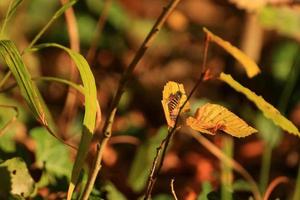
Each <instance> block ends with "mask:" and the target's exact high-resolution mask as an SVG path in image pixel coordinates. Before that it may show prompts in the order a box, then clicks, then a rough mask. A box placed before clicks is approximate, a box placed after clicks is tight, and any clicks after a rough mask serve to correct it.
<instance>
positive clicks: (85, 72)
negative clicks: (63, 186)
mask: <svg viewBox="0 0 300 200" xmlns="http://www.w3.org/2000/svg"><path fill="white" fill-rule="evenodd" d="M45 47H57V48H60V49H62V50H64V51H65V52H67V53H68V54H69V56H70V57H71V58H72V60H73V61H74V63H75V65H76V66H77V68H78V70H79V73H80V77H81V79H82V83H83V90H84V96H85V114H84V119H83V133H82V136H81V140H80V144H79V149H78V153H77V155H76V160H75V163H74V167H73V170H72V176H71V183H70V186H69V190H68V197H67V199H71V197H72V194H73V191H74V189H75V185H76V183H77V181H78V178H79V174H80V171H81V169H82V168H83V165H84V161H85V158H86V155H87V152H88V148H89V145H90V142H91V139H92V136H93V133H94V129H95V122H96V112H97V90H96V83H95V79H94V76H93V73H92V71H91V69H90V67H89V64H88V63H87V61H86V60H85V59H84V57H83V56H82V55H80V54H79V53H77V52H75V51H72V50H71V49H69V48H66V47H64V46H62V45H59V44H55V43H47V44H40V45H38V46H35V47H34V48H32V49H31V50H39V49H41V48H45Z"/></svg>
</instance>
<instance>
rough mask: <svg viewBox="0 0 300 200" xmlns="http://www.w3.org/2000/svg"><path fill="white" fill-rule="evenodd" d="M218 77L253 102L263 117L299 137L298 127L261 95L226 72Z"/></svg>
mask: <svg viewBox="0 0 300 200" xmlns="http://www.w3.org/2000/svg"><path fill="white" fill-rule="evenodd" d="M220 79H221V80H222V81H224V82H225V83H227V84H228V85H229V86H230V87H232V88H233V89H235V90H236V91H238V92H240V93H242V94H244V95H245V96H246V97H247V98H248V99H249V100H250V101H252V102H253V103H255V105H256V106H257V107H258V108H259V109H260V110H261V111H262V112H263V114H264V115H265V117H266V118H269V119H271V120H272V121H273V122H274V123H275V124H276V125H277V126H279V127H281V128H282V129H283V130H285V131H287V132H289V133H291V134H294V135H297V136H299V137H300V132H299V130H298V128H297V127H296V126H295V125H294V124H293V123H292V122H291V121H290V120H288V119H287V118H285V117H284V116H283V115H281V114H280V112H279V111H278V110H277V109H276V108H274V106H272V105H271V104H269V103H268V102H266V101H265V100H264V99H263V98H262V97H261V96H258V95H257V94H255V93H254V92H252V91H251V90H249V89H248V88H246V87H244V86H242V85H241V84H240V83H238V82H237V81H235V80H234V79H233V78H232V77H231V76H230V75H228V74H225V73H221V75H220Z"/></svg>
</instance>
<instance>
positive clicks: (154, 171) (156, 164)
mask: <svg viewBox="0 0 300 200" xmlns="http://www.w3.org/2000/svg"><path fill="white" fill-rule="evenodd" d="M208 45H209V38H208V37H205V43H204V57H203V61H202V66H201V74H200V77H199V79H198V81H197V82H196V84H195V85H194V87H193V89H192V90H191V92H190V93H189V95H188V96H187V99H186V100H185V102H184V103H183V104H182V106H181V107H180V108H179V111H178V115H177V117H176V120H175V124H174V127H172V128H169V129H168V134H167V137H166V138H165V139H164V140H163V141H162V142H161V144H160V146H159V147H158V148H157V151H156V155H155V158H154V160H153V163H152V167H151V170H150V174H149V178H148V182H147V187H146V192H145V196H144V200H148V199H149V198H150V197H151V193H152V190H153V187H154V185H155V182H156V179H157V177H158V175H159V172H160V169H161V167H162V166H163V162H164V159H165V155H166V151H167V148H168V145H169V143H170V141H171V138H172V137H173V135H174V134H175V132H176V131H177V130H178V122H179V117H180V114H181V111H182V109H183V108H184V106H185V105H186V104H187V102H188V101H189V99H190V98H191V97H192V95H193V94H194V92H195V91H196V90H197V88H198V86H199V85H200V83H201V82H202V81H203V80H204V78H205V73H206V71H207V68H206V60H207V51H208ZM161 151H162V155H161V157H160V153H161ZM159 158H160V160H159V161H158V159H159Z"/></svg>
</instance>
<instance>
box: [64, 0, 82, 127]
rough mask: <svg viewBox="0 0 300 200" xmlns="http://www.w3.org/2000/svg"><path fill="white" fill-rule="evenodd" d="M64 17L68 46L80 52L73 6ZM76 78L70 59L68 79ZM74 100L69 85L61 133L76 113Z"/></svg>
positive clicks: (73, 65) (75, 92) (74, 95)
mask: <svg viewBox="0 0 300 200" xmlns="http://www.w3.org/2000/svg"><path fill="white" fill-rule="evenodd" d="M60 2H61V4H62V5H65V4H66V3H68V2H69V0H60ZM65 19H66V23H67V30H68V35H69V39H70V48H71V49H72V50H73V51H75V52H78V53H79V52H80V41H79V34H78V26H77V22H76V16H75V13H74V9H73V7H70V8H68V9H67V10H66V11H65ZM77 79H78V71H77V70H76V66H75V64H74V62H72V61H71V65H70V80H71V81H74V82H77ZM76 100H77V91H76V90H74V88H72V87H69V89H68V94H67V98H66V101H65V105H64V108H63V111H62V114H61V117H60V120H59V122H61V126H60V127H62V128H61V130H60V132H61V133H67V132H68V128H69V125H70V122H71V121H72V119H73V116H74V115H75V114H76V111H77V107H76Z"/></svg>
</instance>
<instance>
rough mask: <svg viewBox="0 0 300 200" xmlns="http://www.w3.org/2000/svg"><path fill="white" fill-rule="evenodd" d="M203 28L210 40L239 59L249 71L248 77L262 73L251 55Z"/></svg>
mask: <svg viewBox="0 0 300 200" xmlns="http://www.w3.org/2000/svg"><path fill="white" fill-rule="evenodd" d="M203 30H204V32H205V33H206V34H207V36H208V37H209V39H210V41H213V42H215V43H216V44H218V45H219V46H220V47H222V48H223V49H224V50H225V51H227V52H228V53H229V54H230V55H232V56H233V57H234V58H235V59H236V60H237V61H239V62H240V63H241V64H242V66H243V67H244V68H245V70H246V72H247V75H248V77H250V78H252V77H254V76H256V75H257V74H258V73H260V69H259V67H258V66H257V64H256V63H255V62H254V61H253V60H252V59H251V58H250V57H249V56H247V55H246V54H245V53H243V52H242V51H241V50H239V49H238V48H236V47H235V46H233V45H231V44H230V43H229V42H227V41H225V40H223V39H222V38H220V37H218V36H217V35H215V34H213V33H212V32H210V31H209V30H207V29H206V28H204V29H203Z"/></svg>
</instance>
